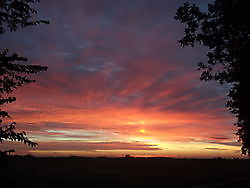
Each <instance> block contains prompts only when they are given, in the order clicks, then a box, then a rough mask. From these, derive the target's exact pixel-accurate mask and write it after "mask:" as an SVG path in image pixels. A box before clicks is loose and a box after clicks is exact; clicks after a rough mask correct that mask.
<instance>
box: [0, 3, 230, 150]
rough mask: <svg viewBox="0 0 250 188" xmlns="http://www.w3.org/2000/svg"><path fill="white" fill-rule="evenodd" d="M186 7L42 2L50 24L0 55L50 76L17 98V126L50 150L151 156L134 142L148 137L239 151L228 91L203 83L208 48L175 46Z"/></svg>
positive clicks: (8, 43) (5, 41) (13, 37)
mask: <svg viewBox="0 0 250 188" xmlns="http://www.w3.org/2000/svg"><path fill="white" fill-rule="evenodd" d="M182 2H184V1H178V2H177V1H165V0H156V1H151V0H137V1H134V0H128V1H123V0H119V1H117V0H111V1H110V0H108V1H107V0H98V1H97V0H84V1H80V0H72V1H67V0H64V1H61V0H60V1H58V0H55V1H49V0H44V1H41V2H40V3H39V4H38V5H37V7H38V12H39V16H40V17H42V18H45V19H48V20H50V21H51V24H50V25H40V26H37V27H29V28H25V29H20V30H18V31H17V32H12V33H8V34H6V35H5V36H4V38H2V39H1V40H2V41H1V46H0V47H7V48H10V49H11V51H12V52H17V53H19V54H20V55H23V56H27V57H28V58H29V62H28V63H34V64H42V65H48V67H49V69H48V71H47V72H44V73H41V74H38V75H36V76H34V79H36V80H37V82H36V83H33V84H30V85H27V86H24V87H22V88H20V89H18V90H17V91H16V92H15V93H13V95H15V96H17V101H16V102H15V103H13V104H10V105H7V107H6V108H7V111H8V112H10V114H11V115H12V118H13V119H12V120H15V121H16V122H17V123H18V124H17V125H18V128H19V129H20V130H27V132H28V133H29V135H31V136H32V137H33V138H36V139H37V141H42V142H51V141H58V140H60V139H61V141H62V140H64V143H65V144H66V143H67V142H68V141H69V140H70V139H71V140H76V141H79V140H82V141H85V142H86V141H92V142H99V144H98V147H102V148H112V147H113V148H114V149H115V148H118V145H119V146H120V147H121V148H126V147H127V148H144V146H142V145H140V146H136V145H135V144H134V143H133V144H132V145H133V147H132V145H131V144H128V141H129V140H131V139H135V140H136V139H143V138H144V137H143V136H145V137H147V138H145V139H148V137H150V139H154V140H158V141H159V140H160V141H164V142H166V143H167V142H172V141H176V140H179V141H181V140H182V141H183V142H185V141H186V139H187V138H189V139H191V140H189V141H190V142H192V141H193V142H203V143H208V142H209V143H212V142H214V143H219V144H221V145H225V146H226V145H230V144H231V145H232V143H231V141H230V139H231V137H232V136H231V135H232V132H233V131H232V128H231V127H232V125H233V122H234V117H232V116H231V115H230V114H229V112H227V110H226V109H225V107H224V104H225V101H226V100H227V98H226V92H227V88H226V87H225V88H222V87H221V86H219V87H217V85H216V84H215V82H211V83H205V82H200V80H199V74H200V73H199V72H198V71H196V64H197V62H200V61H202V60H204V57H203V55H204V52H205V51H204V49H198V48H194V49H188V48H185V49H183V48H180V47H179V44H178V43H177V41H178V40H179V39H180V38H181V37H182V36H183V26H182V25H181V24H179V23H177V22H176V21H175V20H174V14H175V11H176V9H177V7H178V6H179V5H180V4H181V3H182ZM142 122H143V123H142ZM140 129H145V130H146V133H145V134H144V135H142V134H141V133H140V131H139V130H140ZM53 131H54V132H53ZM77 131H78V133H77ZM114 133H116V134H117V135H115V134H114ZM88 134H91V135H88ZM214 135H215V136H214ZM218 135H219V136H218ZM119 138H120V139H119ZM214 140H216V141H214ZM217 141H218V142H217ZM101 142H110V143H109V144H100V143H101ZM76 143H78V142H76ZM111 143H112V144H111ZM118 143H119V144H118ZM122 143H123V144H122ZM71 144H72V143H71ZM84 144H85V145H83V146H82V147H83V148H87V144H90V143H88V142H86V143H84ZM90 145H91V144H90ZM104 145H105V147H104ZM90 147H92V148H94V146H93V144H92V145H91V146H90ZM145 148H146V149H149V148H151V146H146V145H145ZM151 149H152V148H151ZM139 150H140V149H139Z"/></svg>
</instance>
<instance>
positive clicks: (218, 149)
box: [204, 148, 228, 151]
mask: <svg viewBox="0 0 250 188" xmlns="http://www.w3.org/2000/svg"><path fill="white" fill-rule="evenodd" d="M204 149H206V150H216V151H220V150H221V151H223V150H228V149H224V148H204Z"/></svg>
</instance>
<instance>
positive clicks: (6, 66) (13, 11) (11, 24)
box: [0, 0, 49, 147]
mask: <svg viewBox="0 0 250 188" xmlns="http://www.w3.org/2000/svg"><path fill="white" fill-rule="evenodd" d="M38 1H39V0H1V1H0V34H1V36H2V35H3V34H4V33H5V32H6V31H8V30H9V31H16V30H17V29H18V28H19V27H27V26H32V25H37V24H40V23H46V24H48V23H49V22H48V21H45V20H32V15H33V14H36V13H37V12H36V10H34V9H33V8H32V7H31V6H32V5H33V4H34V3H35V2H38ZM26 61H27V58H25V57H21V56H19V55H17V54H15V53H14V54H11V55H9V54H8V49H0V107H2V105H4V104H8V103H12V102H14V101H15V100H16V98H15V97H11V96H9V94H10V93H11V92H13V90H15V89H17V88H18V87H20V86H22V85H24V84H29V83H32V82H35V80H33V79H31V78H30V77H29V75H31V74H36V73H38V72H41V71H46V70H47V67H46V66H40V65H25V64H22V63H23V62H26ZM7 117H10V115H9V113H8V112H6V111H4V110H2V109H0V142H3V141H4V140H10V141H18V142H23V143H24V144H27V145H29V146H31V147H34V146H36V145H37V143H34V142H32V141H31V140H29V139H28V138H27V136H26V133H25V132H24V131H22V132H16V130H15V128H16V127H15V124H16V123H15V122H12V123H10V124H7V125H4V123H3V120H4V118H7Z"/></svg>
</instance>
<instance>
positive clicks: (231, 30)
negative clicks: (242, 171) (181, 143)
mask: <svg viewBox="0 0 250 188" xmlns="http://www.w3.org/2000/svg"><path fill="white" fill-rule="evenodd" d="M175 18H176V19H177V20H179V21H180V22H181V23H185V25H186V27H185V35H184V37H183V38H182V39H181V40H180V41H179V43H180V45H181V46H183V47H184V46H192V47H193V46H194V45H195V44H197V43H198V44H201V45H203V46H206V47H208V52H207V62H201V63H199V64H198V70H201V71H202V73H201V77H200V79H201V80H205V81H209V80H216V81H218V82H219V83H220V84H228V85H229V86H231V89H230V91H229V94H228V96H229V97H230V100H229V101H227V104H226V106H227V107H228V108H229V110H230V111H231V112H232V113H233V114H235V115H236V117H237V123H236V125H237V126H238V131H237V133H236V134H237V135H238V137H239V141H240V142H241V143H242V148H241V149H242V153H243V154H250V110H249V105H250V92H249V91H250V84H249V82H248V81H249V80H250V79H249V78H250V67H249V53H250V22H249V18H250V1H249V0H230V1H229V0H215V1H214V2H213V3H211V4H208V10H207V11H201V10H200V9H199V7H198V6H197V5H195V4H189V3H184V4H183V5H182V6H180V7H179V8H178V10H177V12H176V16H175Z"/></svg>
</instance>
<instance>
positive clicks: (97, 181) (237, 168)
mask: <svg viewBox="0 0 250 188" xmlns="http://www.w3.org/2000/svg"><path fill="white" fill-rule="evenodd" d="M10 166H11V168H12V170H11V172H8V173H7V174H6V173H2V174H1V182H3V179H4V178H5V183H2V184H1V185H6V187H7V184H8V187H44V188H46V187H72V188H73V187H195V186H199V185H206V184H214V183H220V182H230V181H232V180H235V179H239V178H245V177H249V176H250V172H249V171H250V160H222V159H216V160H212V159H164V158H129V159H126V158H78V157H71V158H16V159H12V160H11V162H10ZM247 181H249V180H247ZM248 183H249V182H248ZM235 184H236V185H238V183H234V186H232V187H235V186H236V185H235ZM232 185H233V183H232ZM1 187H2V186H1ZM206 187H212V186H206ZM219 187H229V186H228V185H226V186H225V185H223V186H219ZM239 187H240V186H239ZM241 187H244V185H243V184H242V185H241Z"/></svg>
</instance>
